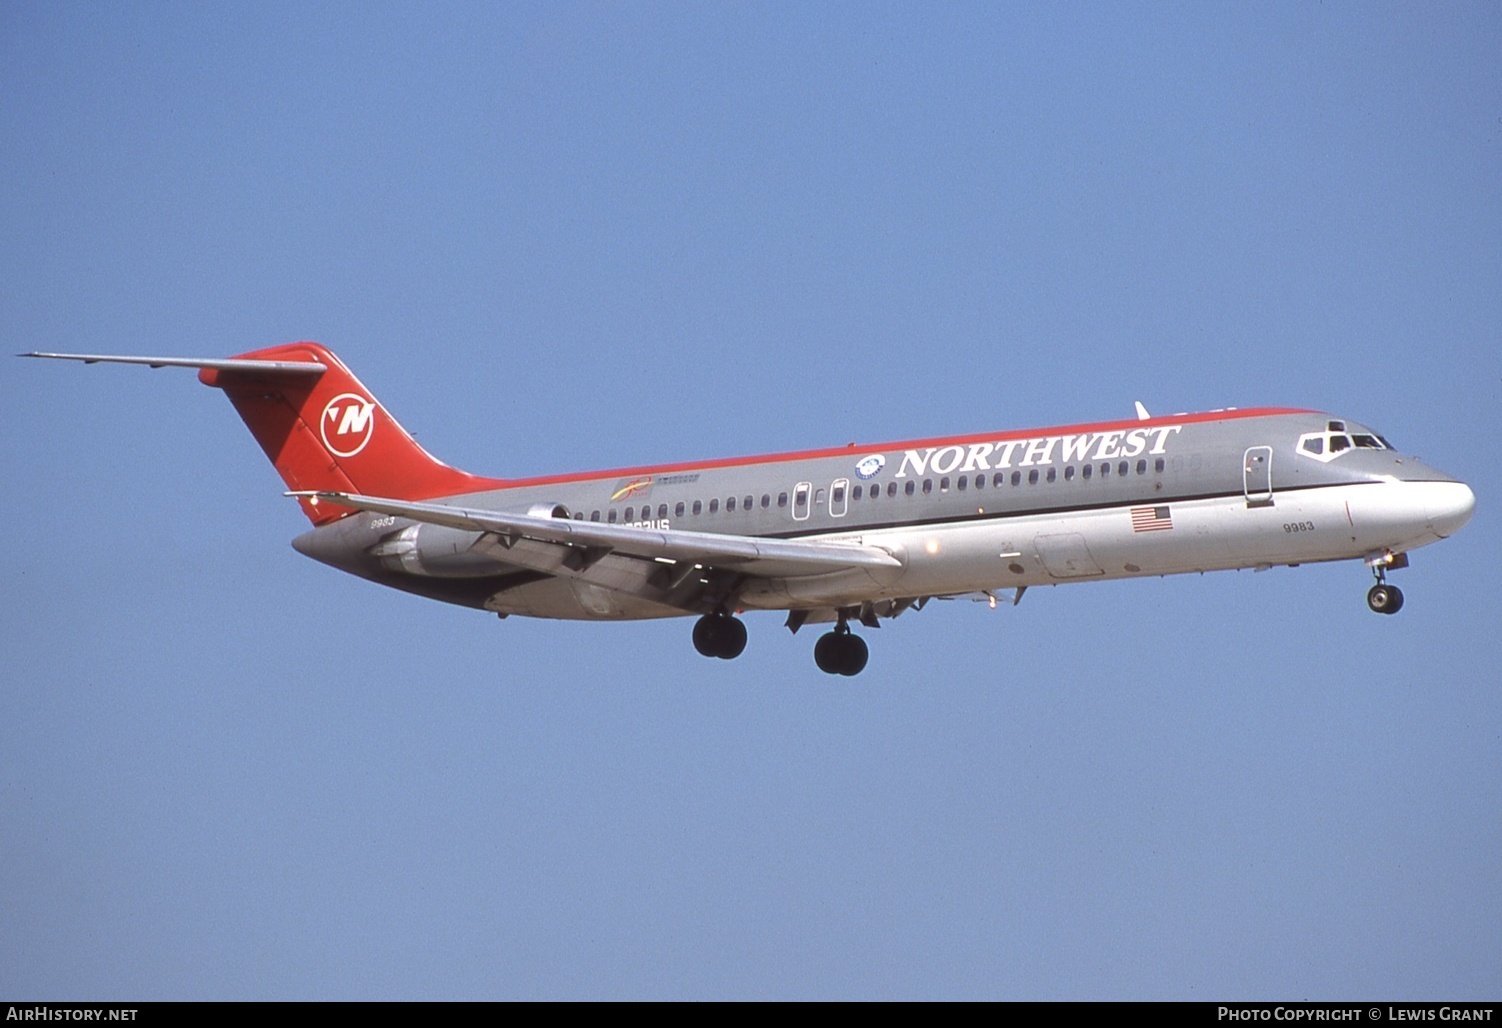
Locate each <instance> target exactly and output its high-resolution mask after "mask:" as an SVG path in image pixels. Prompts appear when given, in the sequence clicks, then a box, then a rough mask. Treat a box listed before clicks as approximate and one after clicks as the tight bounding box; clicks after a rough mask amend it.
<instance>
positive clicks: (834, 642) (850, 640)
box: [814, 618, 870, 675]
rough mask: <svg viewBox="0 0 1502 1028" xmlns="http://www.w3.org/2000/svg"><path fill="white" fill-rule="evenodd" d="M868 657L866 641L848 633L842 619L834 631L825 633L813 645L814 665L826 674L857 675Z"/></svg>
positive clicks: (847, 628) (847, 627) (848, 628)
mask: <svg viewBox="0 0 1502 1028" xmlns="http://www.w3.org/2000/svg"><path fill="white" fill-rule="evenodd" d="M869 656H870V651H869V650H867V649H866V641H865V640H864V639H862V638H861V637H860V636H858V635H855V634H853V633H852V632H851V631H850V626H849V625H847V624H846V623H845V619H844V618H841V619H840V623H839V625H838V626H836V628H835V629H834V631H832V632H825V633H824V634H823V635H821V636H819V641H818V642H816V643H814V663H815V664H817V665H819V670H820V671H823V672H825V673H826V674H831V675H858V674H860V673H861V669H862V668H864V667H865V666H866V658H867V657H869Z"/></svg>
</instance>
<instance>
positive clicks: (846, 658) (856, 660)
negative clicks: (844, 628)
mask: <svg viewBox="0 0 1502 1028" xmlns="http://www.w3.org/2000/svg"><path fill="white" fill-rule="evenodd" d="M870 656H871V651H870V650H869V649H867V648H866V640H864V639H862V638H861V637H860V636H858V635H847V636H845V637H844V639H842V640H841V641H840V674H842V675H845V676H846V677H847V678H848V677H850V676H852V675H858V674H860V673H861V671H862V670H863V669H864V668H865V666H866V661H867V659H868V658H870Z"/></svg>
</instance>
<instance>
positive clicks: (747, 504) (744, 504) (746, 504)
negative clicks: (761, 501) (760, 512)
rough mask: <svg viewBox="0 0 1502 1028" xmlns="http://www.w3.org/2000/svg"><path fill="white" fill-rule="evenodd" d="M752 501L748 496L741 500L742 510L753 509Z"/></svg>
mask: <svg viewBox="0 0 1502 1028" xmlns="http://www.w3.org/2000/svg"><path fill="white" fill-rule="evenodd" d="M751 499H752V498H751V497H749V496H747V497H745V498H743V499H742V500H741V510H750V509H751Z"/></svg>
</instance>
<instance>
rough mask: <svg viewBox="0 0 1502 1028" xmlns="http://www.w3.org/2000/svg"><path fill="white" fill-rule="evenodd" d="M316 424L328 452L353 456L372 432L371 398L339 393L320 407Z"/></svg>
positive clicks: (373, 410)
mask: <svg viewBox="0 0 1502 1028" xmlns="http://www.w3.org/2000/svg"><path fill="white" fill-rule="evenodd" d="M318 428H319V431H320V432H321V433H322V435H323V445H324V446H326V447H327V448H328V451H329V452H330V453H332V454H333V455H334V456H336V457H353V456H354V455H355V454H357V453H359V452H360V451H361V450H363V449H365V444H366V443H368V442H370V437H371V436H372V435H374V434H375V401H374V400H368V399H366V398H365V397H363V396H361V395H360V394H359V393H340V394H339V395H338V396H336V397H334V398H333V399H332V400H330V401H329V403H328V406H327V407H325V408H323V417H322V418H321V419H320V420H319V423H318Z"/></svg>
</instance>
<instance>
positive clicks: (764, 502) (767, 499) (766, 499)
mask: <svg viewBox="0 0 1502 1028" xmlns="http://www.w3.org/2000/svg"><path fill="white" fill-rule="evenodd" d="M770 506H772V494H771V493H762V494H761V509H762V510H766V509H767V508H768V507H770Z"/></svg>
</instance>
